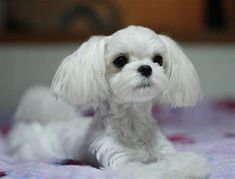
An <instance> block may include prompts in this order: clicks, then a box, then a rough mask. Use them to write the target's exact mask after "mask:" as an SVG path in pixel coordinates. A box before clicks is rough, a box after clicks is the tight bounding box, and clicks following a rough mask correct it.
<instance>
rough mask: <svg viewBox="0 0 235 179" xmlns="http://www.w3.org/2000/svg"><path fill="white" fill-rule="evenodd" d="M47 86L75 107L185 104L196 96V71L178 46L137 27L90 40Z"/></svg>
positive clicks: (188, 104)
mask: <svg viewBox="0 0 235 179" xmlns="http://www.w3.org/2000/svg"><path fill="white" fill-rule="evenodd" d="M52 88H53V91H54V92H55V93H56V94H57V95H58V96H60V97H62V98H63V99H64V100H65V101H67V102H69V103H71V104H75V105H83V104H91V105H92V104H97V101H100V100H109V98H112V99H116V101H118V102H119V103H122V102H123V103H126V102H147V101H154V102H157V103H167V104H170V105H173V106H190V105H193V104H195V103H196V102H197V100H198V98H199V97H200V96H201V89H200V84H199V80H198V76H197V73H196V71H195V69H194V67H193V65H192V63H191V62H190V60H189V59H188V57H187V56H186V55H185V54H184V53H183V52H182V50H181V49H180V47H179V46H178V45H177V44H176V43H175V42H174V41H173V40H172V39H170V38H169V37H167V36H164V35H159V34H156V33H155V32H153V31H152V30H150V29H148V28H144V27H141V26H129V27H127V28H125V29H122V30H119V31H117V32H116V33H114V34H112V35H110V36H94V37H92V38H90V39H89V40H88V41H86V42H85V43H83V44H82V45H81V47H80V48H79V49H78V50H77V51H75V52H74V53H73V54H72V55H70V56H68V57H67V58H66V59H65V60H64V61H63V62H62V64H61V65H60V67H59V69H58V70H57V72H56V74H55V77H54V79H53V82H52Z"/></svg>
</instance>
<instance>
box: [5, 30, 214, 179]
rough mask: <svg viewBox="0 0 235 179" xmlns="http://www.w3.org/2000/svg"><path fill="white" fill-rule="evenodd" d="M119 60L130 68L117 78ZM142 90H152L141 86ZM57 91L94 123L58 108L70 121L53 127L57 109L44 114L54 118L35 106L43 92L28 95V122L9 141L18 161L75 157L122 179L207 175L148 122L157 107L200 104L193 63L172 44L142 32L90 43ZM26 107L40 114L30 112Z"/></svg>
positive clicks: (199, 162)
mask: <svg viewBox="0 0 235 179" xmlns="http://www.w3.org/2000/svg"><path fill="white" fill-rule="evenodd" d="M156 54H160V55H161V56H163V61H164V65H163V66H160V65H159V64H158V63H153V61H152V58H153V56H154V55H156ZM120 55H125V56H126V57H127V58H128V63H127V64H126V65H125V66H124V67H123V68H121V69H116V70H113V71H112V70H111V69H115V67H113V66H112V62H113V61H114V59H115V58H116V57H117V56H120ZM141 65H149V66H150V67H151V68H152V74H151V76H150V77H149V78H146V77H144V76H142V75H141V74H140V73H139V72H137V69H138V68H139V67H140V66H141ZM145 84H150V87H143V86H144V85H145ZM52 89H53V91H54V92H55V94H56V96H57V97H60V98H61V99H63V100H64V101H66V102H68V103H70V104H72V105H75V106H76V105H81V106H84V105H88V106H93V107H94V108H95V112H96V113H95V116H94V117H93V118H83V117H81V116H80V117H75V118H74V117H69V116H70V115H68V112H67V111H71V113H72V116H74V115H75V116H76V114H75V111H73V109H72V107H71V108H70V109H59V108H58V111H60V112H61V113H64V114H66V115H68V117H66V115H65V117H63V118H64V120H58V119H54V120H51V117H49V118H47V115H48V116H51V115H52V116H53V114H55V113H57V112H55V111H54V110H51V108H52V106H48V109H47V111H51V113H50V112H49V113H44V110H45V109H43V108H42V106H40V105H39V106H36V105H34V104H35V103H37V101H33V100H31V99H34V96H37V95H38V91H36V90H35V91H34V92H31V96H30V95H29V96H30V97H27V94H26V96H25V97H24V98H23V100H22V101H24V100H25V99H28V100H26V102H25V105H22V104H23V102H22V103H21V105H20V106H19V108H18V112H17V113H18V114H20V113H23V114H22V115H20V116H24V114H27V117H29V118H31V121H29V120H25V121H24V120H22V119H17V121H18V122H17V124H16V125H15V127H14V128H13V130H12V132H11V134H10V136H9V144H10V148H11V150H12V153H13V155H14V156H15V157H16V158H18V159H40V158H41V157H42V158H44V159H46V158H75V159H79V160H82V161H84V162H87V163H90V164H92V165H95V166H100V167H105V168H108V167H111V168H112V169H113V170H114V172H116V173H117V174H118V175H119V176H120V177H123V178H125V177H127V176H130V175H131V176H132V177H133V178H140V179H141V178H143V179H144V178H158V179H170V178H174V179H189V178H190V179H193V178H194V179H196V178H198V179H199V178H200V179H203V178H207V177H208V176H209V173H210V169H209V166H208V164H207V161H206V160H205V159H203V158H202V157H200V156H198V155H195V154H190V153H179V152H177V151H175V149H174V147H173V145H172V144H171V143H170V142H169V141H168V140H167V139H166V137H165V136H164V135H163V134H162V133H161V131H160V129H159V127H158V124H157V123H156V122H155V121H154V120H153V119H152V116H151V107H152V105H153V103H166V104H169V105H173V106H191V105H194V104H195V103H196V102H197V100H198V99H200V97H201V90H200V84H199V80H198V76H197V73H196V71H195V69H194V67H193V65H192V63H191V62H190V60H189V59H188V58H187V57H186V55H185V54H184V53H183V52H182V50H181V49H180V48H179V47H178V45H176V43H175V42H174V41H173V40H171V39H170V38H169V37H166V36H163V35H158V34H156V33H154V32H153V31H151V30H150V29H147V28H144V27H141V26H130V27H127V28H125V29H122V30H120V31H118V32H116V33H114V34H112V35H110V36H100V37H92V38H91V39H89V40H88V41H87V42H85V43H83V44H82V45H81V47H80V48H79V49H78V50H77V51H76V52H74V53H73V54H72V55H70V56H69V57H67V58H66V59H65V60H64V61H63V62H62V63H61V65H60V67H59V69H58V71H57V72H56V75H55V77H54V80H53V82H52ZM50 98H51V97H48V95H45V97H43V96H42V97H40V99H38V100H39V101H41V100H42V101H45V103H47V100H48V99H50ZM60 102H61V101H60ZM32 103H34V104H32ZM53 105H55V106H57V105H58V104H56V103H55V104H53ZM64 105H65V104H64ZM22 106H24V107H22ZM28 107H29V108H35V107H36V109H35V110H34V109H32V113H30V110H29V112H26V113H25V111H27V108H28ZM33 111H38V112H33ZM34 113H36V114H37V118H35V117H34ZM40 114H41V115H40ZM44 114H46V115H44ZM17 116H19V115H16V118H17ZM55 116H56V115H55ZM57 117H58V116H57ZM57 117H55V118H57ZM58 118H60V117H58Z"/></svg>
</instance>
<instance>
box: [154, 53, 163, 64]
mask: <svg viewBox="0 0 235 179" xmlns="http://www.w3.org/2000/svg"><path fill="white" fill-rule="evenodd" d="M153 63H158V64H159V65H160V66H162V65H163V59H162V56H161V55H155V56H154V57H153Z"/></svg>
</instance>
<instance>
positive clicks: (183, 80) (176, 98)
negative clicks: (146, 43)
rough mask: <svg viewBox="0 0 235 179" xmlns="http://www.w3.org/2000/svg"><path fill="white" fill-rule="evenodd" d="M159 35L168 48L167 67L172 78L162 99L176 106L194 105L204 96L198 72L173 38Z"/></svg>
mask: <svg viewBox="0 0 235 179" xmlns="http://www.w3.org/2000/svg"><path fill="white" fill-rule="evenodd" d="M159 36H160V39H161V40H162V42H163V43H164V45H165V46H166V48H167V56H166V68H167V75H168V76H169V79H170V84H169V86H168V89H167V90H166V91H165V93H164V94H163V98H162V101H163V102H164V103H167V104H170V105H172V106H175V107H181V106H192V105H194V104H195V103H196V102H197V101H198V100H199V99H201V97H202V93H201V87H200V81H199V78H198V75H197V72H196V70H195V68H194V66H193V64H192V63H191V61H190V60H189V59H188V57H187V56H186V55H185V54H184V52H183V51H182V50H181V49H180V47H179V46H178V45H177V44H176V43H175V42H174V41H173V40H172V39H171V38H169V37H167V36H164V35H159Z"/></svg>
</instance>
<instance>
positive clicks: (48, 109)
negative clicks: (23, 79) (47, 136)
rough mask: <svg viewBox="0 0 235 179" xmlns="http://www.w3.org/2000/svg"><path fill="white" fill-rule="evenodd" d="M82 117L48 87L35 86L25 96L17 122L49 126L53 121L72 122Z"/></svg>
mask: <svg viewBox="0 0 235 179" xmlns="http://www.w3.org/2000/svg"><path fill="white" fill-rule="evenodd" d="M79 116H80V113H78V112H76V110H75V109H74V108H73V107H72V106H70V105H68V104H66V103H65V102H63V101H62V100H60V99H56V98H55V97H54V96H53V95H52V93H51V92H50V89H49V88H48V87H43V86H35V87H31V88H30V89H28V90H27V91H26V92H25V94H24V95H23V97H22V99H21V101H20V103H19V106H18V107H17V110H16V113H15V116H14V118H15V120H16V122H31V121H37V122H39V123H41V124H47V123H48V122H51V121H60V120H70V119H74V118H77V117H79Z"/></svg>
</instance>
